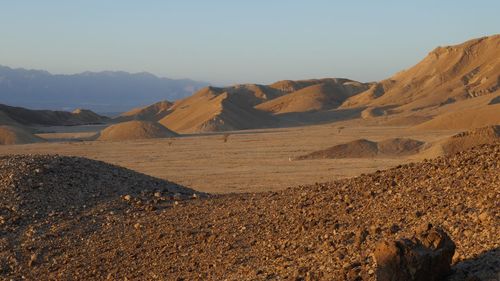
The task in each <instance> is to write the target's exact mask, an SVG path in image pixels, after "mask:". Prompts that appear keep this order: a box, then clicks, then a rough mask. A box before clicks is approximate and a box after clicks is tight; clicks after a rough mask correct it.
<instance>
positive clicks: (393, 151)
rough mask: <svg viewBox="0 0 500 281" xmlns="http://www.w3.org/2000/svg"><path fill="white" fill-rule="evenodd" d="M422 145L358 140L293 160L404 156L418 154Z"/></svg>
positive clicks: (405, 141)
mask: <svg viewBox="0 0 500 281" xmlns="http://www.w3.org/2000/svg"><path fill="white" fill-rule="evenodd" d="M424 144H425V143H424V142H421V141H418V140H414V139H407V138H392V139H387V140H383V141H379V142H376V141H370V140H366V139H359V140H354V141H350V142H348V143H343V144H338V145H334V146H332V147H329V148H327V149H323V150H318V151H314V152H311V153H309V154H306V155H302V156H299V157H297V158H295V159H296V160H306V159H327V158H330V159H338V158H371V157H377V156H381V157H390V156H405V155H412V154H416V153H418V152H419V151H420V150H421V149H422V148H423V146H424Z"/></svg>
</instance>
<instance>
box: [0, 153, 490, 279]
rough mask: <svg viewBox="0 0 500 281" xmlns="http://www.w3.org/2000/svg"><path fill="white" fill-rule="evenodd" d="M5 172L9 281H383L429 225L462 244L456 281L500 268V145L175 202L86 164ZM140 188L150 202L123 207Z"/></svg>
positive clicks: (20, 161) (27, 160) (74, 161)
mask: <svg viewBox="0 0 500 281" xmlns="http://www.w3.org/2000/svg"><path fill="white" fill-rule="evenodd" d="M67 161H70V162H71V164H70V163H69V162H67ZM1 165H2V169H0V171H1V173H0V178H1V180H0V184H1V189H0V190H1V191H2V196H1V197H0V198H1V200H3V201H2V204H3V205H4V206H6V207H5V208H3V209H2V220H3V221H2V224H1V230H2V247H1V248H0V249H1V252H0V261H1V269H2V270H1V274H2V278H4V279H10V278H14V279H17V278H20V277H21V276H24V277H25V278H27V279H37V280H53V279H58V280H61V279H73V280H106V279H108V280H113V279H114V280H117V279H118V280H124V279H127V280H144V279H148V280H375V277H374V272H375V270H376V268H375V261H374V260H373V256H372V253H373V251H374V248H375V245H376V244H377V243H378V242H380V241H382V240H395V239H397V238H400V237H409V236H411V235H412V233H413V232H414V231H415V230H416V229H417V228H419V226H420V225H421V224H423V223H425V224H427V223H429V222H430V223H433V224H434V225H440V226H442V227H443V229H444V230H445V231H446V232H447V233H449V235H450V237H451V239H452V240H453V241H454V242H455V244H456V247H457V249H456V254H455V256H454V257H453V267H452V270H453V275H452V276H450V277H448V279H447V280H464V279H465V278H480V279H479V280H494V278H496V277H497V276H498V275H497V274H498V272H499V271H500V263H499V262H498V261H499V254H500V251H499V250H498V248H499V246H500V240H499V237H498V235H497V233H499V232H500V223H499V221H500V220H499V219H498V218H499V215H500V210H499V208H498V205H497V203H496V202H498V201H499V200H500V198H499V194H500V175H499V174H498V170H499V169H500V145H499V144H496V145H483V146H481V147H477V148H474V149H472V150H468V151H465V152H461V153H459V154H454V155H451V156H448V157H441V158H438V159H435V160H431V161H425V162H423V163H417V164H408V165H402V166H399V167H396V168H393V169H390V170H386V171H378V172H376V173H373V174H369V175H362V176H360V177H356V178H351V179H344V180H339V181H335V182H330V183H324V184H316V185H312V186H301V187H297V188H291V189H287V190H283V191H280V192H270V193H258V194H238V195H236V194H232V195H223V196H217V197H215V198H211V199H200V200H189V201H179V202H178V203H177V204H172V201H163V199H161V198H162V195H161V194H159V196H158V197H157V196H155V195H154V194H152V193H153V191H152V190H156V188H151V186H152V185H151V184H148V181H149V179H144V180H141V179H140V178H138V176H137V175H132V174H130V172H128V171H124V170H121V169H118V168H116V167H114V166H106V165H105V164H103V163H96V162H93V161H88V160H85V159H81V158H58V157H47V156H45V157H34V158H33V157H20V156H10V157H3V158H2V159H1ZM88 165H90V167H89V166H88ZM94 165H95V166H94ZM103 165H104V166H103ZM107 167H109V168H107ZM104 168H105V169H104ZM116 170H117V171H116ZM106 171H109V172H106ZM115 171H116V172H115ZM116 173H118V175H116ZM82 178H85V179H86V180H88V179H91V182H88V181H87V183H85V181H82ZM29 179H31V181H30V180H29ZM141 181H142V182H141ZM57 182H59V183H61V184H62V185H61V186H59V185H58V184H55V183H57ZM39 183H44V184H43V185H40V184H39ZM96 183H97V184H96ZM123 185H126V186H128V187H123ZM153 186H154V185H153ZM53 188H58V192H52V191H53ZM59 189H61V190H60V191H59ZM89 190H90V192H89ZM117 190H118V191H124V190H126V191H124V192H116V191H117ZM140 190H146V192H144V193H140V192H139V191H140ZM150 190H151V193H150ZM79 191H81V192H79ZM131 191H135V192H139V194H141V196H137V197H136V195H135V194H137V193H134V194H133V195H132V196H131V197H125V196H121V197H120V195H125V194H128V193H129V192H131ZM80 194H84V195H86V196H87V197H86V198H88V200H90V201H89V202H88V203H85V205H83V204H84V203H83V202H82V200H79V199H81V198H82V197H81V196H82V195H80ZM92 195H94V196H96V197H95V199H92V198H94V197H93V196H92ZM41 198H44V201H43V202H49V203H48V204H47V203H44V204H41V203H39V202H41V201H38V200H41ZM46 198H47V199H46ZM103 199H105V200H103ZM47 200H48V201H47ZM23 202H24V203H23ZM488 278H489V279H488ZM470 280H477V279H470Z"/></svg>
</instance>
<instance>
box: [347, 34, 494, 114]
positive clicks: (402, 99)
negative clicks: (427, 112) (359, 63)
mask: <svg viewBox="0 0 500 281" xmlns="http://www.w3.org/2000/svg"><path fill="white" fill-rule="evenodd" d="M499 48H500V35H494V36H490V37H483V38H479V39H474V40H470V41H467V42H465V43H462V44H459V45H455V46H449V47H438V48H436V49H435V50H433V51H432V52H431V53H429V55H428V56H427V57H426V58H424V59H423V60H422V61H421V62H419V63H418V64H416V65H415V66H413V67H411V68H410V69H408V70H405V71H402V72H400V73H397V74H396V75H394V76H393V77H391V78H389V79H386V80H383V81H381V82H379V83H376V84H374V85H372V86H371V88H370V89H369V90H367V91H365V92H363V93H361V94H359V95H357V96H354V97H351V98H349V99H348V100H347V101H346V102H344V104H343V105H342V107H344V108H348V107H349V108H352V107H367V106H371V107H392V111H393V112H400V111H408V110H421V109H425V108H429V107H436V106H442V105H446V104H450V103H454V102H457V101H460V100H465V99H470V98H473V97H477V96H482V95H487V94H491V93H495V92H498V91H499V89H500V52H499Z"/></svg>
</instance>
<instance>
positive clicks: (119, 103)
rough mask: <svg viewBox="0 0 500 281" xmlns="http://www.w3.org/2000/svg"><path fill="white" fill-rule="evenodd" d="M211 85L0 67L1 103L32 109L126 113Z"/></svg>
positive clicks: (137, 75)
mask: <svg viewBox="0 0 500 281" xmlns="http://www.w3.org/2000/svg"><path fill="white" fill-rule="evenodd" d="M205 86H207V83H204V82H197V81H192V80H188V79H180V80H174V79H168V78H160V77H157V76H155V75H153V74H150V73H146V72H143V73H134V74H132V73H127V72H122V71H103V72H83V73H79V74H72V75H54V74H50V73H49V72H47V71H42V70H26V69H12V68H9V67H5V66H0V99H1V100H2V102H3V103H7V104H11V105H16V106H24V107H31V108H44V109H61V108H79V107H84V108H90V109H92V110H96V111H98V112H113V111H115V112H123V111H126V110H129V109H130V108H133V107H136V106H137V105H146V104H151V103H153V102H155V101H158V100H164V99H168V100H176V99H180V98H183V97H186V96H189V95H191V94H192V93H193V92H195V91H197V90H198V89H200V88H202V87H205Z"/></svg>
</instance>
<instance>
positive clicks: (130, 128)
mask: <svg viewBox="0 0 500 281" xmlns="http://www.w3.org/2000/svg"><path fill="white" fill-rule="evenodd" d="M175 136H178V134H177V133H175V132H173V131H171V130H169V129H167V128H166V127H165V126H163V125H161V124H159V123H157V122H150V121H138V120H135V121H128V122H122V123H118V124H115V125H112V126H109V127H107V128H105V129H104V130H102V131H101V132H100V133H99V136H98V137H97V139H98V140H106V141H122V140H137V139H154V138H168V137H175Z"/></svg>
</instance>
